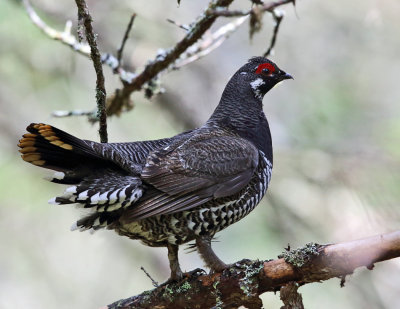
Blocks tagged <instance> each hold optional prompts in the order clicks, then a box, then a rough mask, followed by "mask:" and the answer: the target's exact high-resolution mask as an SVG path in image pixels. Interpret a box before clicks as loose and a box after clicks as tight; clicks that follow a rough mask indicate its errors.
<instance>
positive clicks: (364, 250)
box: [106, 231, 400, 309]
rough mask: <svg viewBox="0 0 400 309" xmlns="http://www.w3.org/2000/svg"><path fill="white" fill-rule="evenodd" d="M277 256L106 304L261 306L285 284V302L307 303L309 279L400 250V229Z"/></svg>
mask: <svg viewBox="0 0 400 309" xmlns="http://www.w3.org/2000/svg"><path fill="white" fill-rule="evenodd" d="M282 256H283V257H282V258H279V259H276V260H271V261H250V260H242V261H240V262H237V263H234V264H233V265H231V267H230V268H228V269H226V270H224V271H223V272H222V273H215V274H209V275H207V274H205V272H204V271H203V270H196V271H193V272H191V273H189V274H187V276H186V277H185V278H184V279H183V280H182V281H180V282H176V283H168V284H163V285H161V286H159V287H157V288H155V289H153V290H150V291H146V292H143V293H142V294H140V295H137V296H133V297H130V298H127V299H123V300H119V301H117V302H114V303H113V304H111V305H108V306H107V307H106V308H109V309H117V308H124V309H128V308H129V309H131V308H163V309H167V308H171V309H172V308H174V309H180V308H238V307H240V306H244V307H246V308H249V309H252V308H261V307H262V302H261V300H260V298H259V295H260V294H262V293H264V292H268V291H279V290H281V299H282V301H283V303H284V306H283V307H282V308H285V309H286V308H303V304H302V300H301V295H300V294H298V293H297V288H298V287H299V286H301V285H303V284H307V283H311V282H320V281H324V280H328V279H330V278H334V277H338V278H341V279H342V283H343V281H344V277H345V276H347V275H350V274H352V273H353V272H354V270H355V269H356V268H359V267H362V266H365V267H367V268H368V269H369V270H372V268H373V265H374V263H376V262H380V261H385V260H389V259H392V258H396V257H399V256H400V231H396V232H393V233H388V234H382V235H377V236H373V237H369V238H364V239H360V240H355V241H350V242H345V243H340V244H331V245H317V244H307V245H306V246H305V247H303V248H300V249H296V250H292V251H288V250H287V251H286V252H284V253H283V254H282Z"/></svg>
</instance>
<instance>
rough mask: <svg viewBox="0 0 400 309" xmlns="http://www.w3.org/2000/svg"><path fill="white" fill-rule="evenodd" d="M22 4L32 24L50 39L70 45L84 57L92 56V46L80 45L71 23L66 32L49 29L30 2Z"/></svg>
mask: <svg viewBox="0 0 400 309" xmlns="http://www.w3.org/2000/svg"><path fill="white" fill-rule="evenodd" d="M22 3H23V4H24V6H25V10H26V12H27V13H28V16H29V18H30V19H31V20H32V22H33V23H34V24H35V25H36V26H37V27H38V28H39V29H40V30H42V31H43V33H44V34H46V35H47V36H48V37H50V38H51V39H53V40H57V41H60V42H61V43H63V44H65V45H68V46H69V47H71V48H72V49H73V50H74V51H76V52H78V53H79V54H81V55H84V56H90V46H89V45H88V44H85V43H80V42H78V40H77V39H76V38H75V36H73V35H72V34H71V21H67V22H66V27H65V29H64V31H62V32H61V31H57V30H55V29H53V28H51V27H49V26H48V25H47V24H46V23H45V22H44V21H43V20H42V19H41V18H40V17H39V15H38V14H37V13H36V12H35V10H34V9H33V7H32V5H31V3H30V1H29V0H22Z"/></svg>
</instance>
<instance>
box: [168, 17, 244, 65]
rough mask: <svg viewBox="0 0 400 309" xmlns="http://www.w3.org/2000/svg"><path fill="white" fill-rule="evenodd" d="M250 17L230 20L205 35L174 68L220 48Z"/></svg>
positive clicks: (183, 55)
mask: <svg viewBox="0 0 400 309" xmlns="http://www.w3.org/2000/svg"><path fill="white" fill-rule="evenodd" d="M247 18H248V16H243V17H240V18H238V19H236V20H235V21H233V22H230V23H228V24H226V25H224V26H221V27H220V28H219V29H218V30H216V31H215V32H213V33H212V34H210V35H205V36H204V38H203V39H201V40H200V41H199V42H198V43H196V44H194V45H192V46H191V47H190V48H188V50H187V51H186V52H185V53H184V54H182V56H181V57H180V58H179V59H178V60H177V61H176V62H175V64H174V68H180V67H183V66H185V65H187V64H189V63H191V62H193V61H196V60H198V59H200V58H202V57H204V56H206V55H207V54H209V53H210V52H212V51H213V50H214V49H216V48H218V47H219V46H220V45H221V44H222V43H223V42H224V41H225V40H226V39H227V38H228V37H229V35H230V34H232V33H233V32H235V31H236V29H238V28H239V27H240V25H241V24H243V23H244V21H245V20H246V19H247Z"/></svg>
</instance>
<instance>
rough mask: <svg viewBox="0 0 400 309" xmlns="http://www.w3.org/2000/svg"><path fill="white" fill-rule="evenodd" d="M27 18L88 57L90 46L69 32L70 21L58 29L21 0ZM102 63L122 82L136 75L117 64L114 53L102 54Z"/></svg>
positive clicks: (45, 32)
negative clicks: (62, 29) (61, 28)
mask: <svg viewBox="0 0 400 309" xmlns="http://www.w3.org/2000/svg"><path fill="white" fill-rule="evenodd" d="M22 1H23V4H24V6H25V9H26V12H27V13H28V16H29V18H30V19H31V21H32V22H33V23H34V25H35V26H37V27H38V28H39V29H40V30H41V31H42V32H43V33H44V34H45V35H47V36H48V37H49V38H51V39H53V40H57V41H60V42H61V43H62V44H65V45H67V46H69V47H70V48H71V49H72V50H74V51H76V52H78V53H79V54H81V55H83V56H86V57H90V46H89V44H87V43H83V42H79V41H78V40H77V39H76V37H75V36H74V35H72V34H71V25H72V22H71V21H67V22H66V25H65V29H64V31H58V30H55V29H54V28H51V27H50V26H49V25H47V24H46V23H45V22H44V21H43V20H42V19H41V18H40V17H39V15H38V14H37V13H36V12H35V10H34V9H33V7H32V5H31V4H30V2H29V0H22ZM101 61H102V63H104V64H106V65H107V66H109V67H110V68H111V69H112V70H113V73H115V74H118V75H119V77H120V79H121V81H122V82H123V83H130V82H131V81H132V79H133V77H134V76H135V75H136V74H135V73H133V72H129V71H125V70H123V69H122V68H121V67H120V66H118V60H117V58H116V57H115V56H114V55H111V54H108V53H107V54H103V55H102V56H101ZM117 68H118V70H116V69H117Z"/></svg>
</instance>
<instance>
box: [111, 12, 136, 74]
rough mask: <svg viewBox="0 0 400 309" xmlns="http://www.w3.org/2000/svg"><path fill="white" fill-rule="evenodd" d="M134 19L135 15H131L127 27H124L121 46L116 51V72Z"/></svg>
mask: <svg viewBox="0 0 400 309" xmlns="http://www.w3.org/2000/svg"><path fill="white" fill-rule="evenodd" d="M135 17H136V13H133V14H132V16H131V19H130V20H129V23H128V26H127V27H126V30H125V34H124V38H123V39H122V42H121V46H120V47H119V48H118V51H117V60H118V66H117V68H116V70H118V68H119V67H120V66H121V60H122V54H123V52H124V47H125V43H126V41H127V40H128V38H129V32H130V31H131V29H132V25H133V22H134V20H135Z"/></svg>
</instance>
